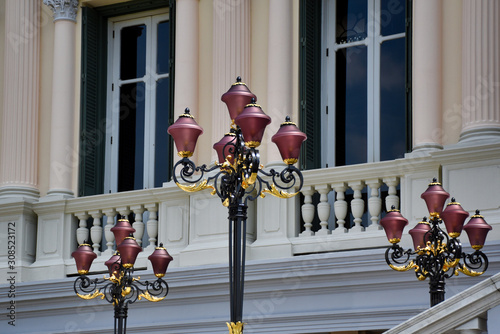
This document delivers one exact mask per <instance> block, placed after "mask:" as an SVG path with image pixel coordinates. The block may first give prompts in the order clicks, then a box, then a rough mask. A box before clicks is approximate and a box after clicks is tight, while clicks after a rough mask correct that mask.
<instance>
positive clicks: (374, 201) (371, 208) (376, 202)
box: [366, 179, 382, 230]
mask: <svg viewBox="0 0 500 334" xmlns="http://www.w3.org/2000/svg"><path fill="white" fill-rule="evenodd" d="M366 184H367V185H368V187H370V198H369V199H368V212H369V213H370V220H371V221H372V223H371V225H370V226H369V227H368V228H367V229H369V230H380V229H381V226H380V225H379V224H378V222H379V216H380V212H381V211H382V199H381V198H380V194H379V188H380V186H381V185H382V183H381V182H380V180H379V179H374V180H367V181H366Z"/></svg>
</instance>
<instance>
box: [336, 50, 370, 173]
mask: <svg viewBox="0 0 500 334" xmlns="http://www.w3.org/2000/svg"><path fill="white" fill-rule="evenodd" d="M336 63H337V64H336V80H335V82H336V89H335V90H336V94H335V115H336V117H335V122H336V126H335V130H336V136H335V137H336V143H335V164H336V165H337V166H342V165H350V164H358V163H363V162H366V159H367V144H366V143H367V50H366V47H365V46H353V47H350V48H345V49H340V50H338V51H337V53H336Z"/></svg>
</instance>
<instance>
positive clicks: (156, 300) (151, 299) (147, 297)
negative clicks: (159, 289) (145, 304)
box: [137, 291, 166, 302]
mask: <svg viewBox="0 0 500 334" xmlns="http://www.w3.org/2000/svg"><path fill="white" fill-rule="evenodd" d="M143 297H144V299H146V300H149V301H150V302H159V301H161V300H163V299H165V297H166V296H164V297H155V296H151V295H150V294H149V292H148V291H145V292H143V293H141V294H140V295H139V296H138V297H137V299H139V300H141V299H142V298H143Z"/></svg>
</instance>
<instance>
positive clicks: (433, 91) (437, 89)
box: [412, 0, 443, 152]
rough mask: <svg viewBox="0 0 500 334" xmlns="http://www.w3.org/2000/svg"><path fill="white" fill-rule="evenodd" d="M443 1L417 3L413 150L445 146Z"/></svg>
mask: <svg viewBox="0 0 500 334" xmlns="http://www.w3.org/2000/svg"><path fill="white" fill-rule="evenodd" d="M442 7H443V5H442V1H441V0H418V1H414V2H413V56H412V59H413V69H412V73H413V97H412V101H413V108H412V109H413V110H412V114H413V151H414V152H415V151H430V150H436V149H442V148H443V147H442V142H441V139H442V138H441V124H442V113H441V109H442V88H441V86H442V68H441V58H442V34H441V30H442V24H441V22H442Z"/></svg>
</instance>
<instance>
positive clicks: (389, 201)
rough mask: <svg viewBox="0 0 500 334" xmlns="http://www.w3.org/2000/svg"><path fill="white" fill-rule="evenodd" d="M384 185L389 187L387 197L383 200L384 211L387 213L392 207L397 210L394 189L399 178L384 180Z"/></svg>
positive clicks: (395, 190) (396, 197)
mask: <svg viewBox="0 0 500 334" xmlns="http://www.w3.org/2000/svg"><path fill="white" fill-rule="evenodd" d="M384 183H385V184H386V185H387V186H388V187H389V195H387V197H386V198H385V209H386V210H387V211H389V210H391V208H392V206H393V205H394V207H395V208H396V209H398V210H399V197H398V195H397V193H398V191H397V189H396V187H397V186H398V184H399V177H388V178H384Z"/></svg>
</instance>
